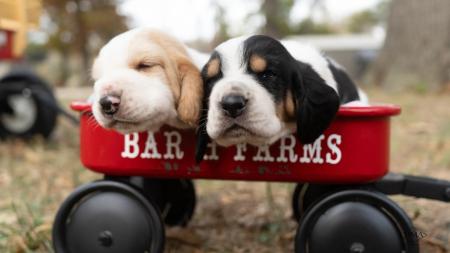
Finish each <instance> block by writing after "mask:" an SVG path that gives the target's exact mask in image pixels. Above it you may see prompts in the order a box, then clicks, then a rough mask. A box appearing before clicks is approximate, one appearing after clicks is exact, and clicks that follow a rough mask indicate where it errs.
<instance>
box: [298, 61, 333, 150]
mask: <svg viewBox="0 0 450 253" xmlns="http://www.w3.org/2000/svg"><path fill="white" fill-rule="evenodd" d="M291 78H292V83H291V85H292V93H293V95H294V99H295V106H296V115H295V116H296V118H297V137H298V138H299V139H300V141H301V142H302V143H303V144H308V143H312V142H314V141H315V140H316V139H317V138H318V137H319V136H320V135H321V134H322V133H323V132H324V131H325V130H326V129H327V128H328V127H329V126H330V124H331V122H332V121H333V120H334V118H335V116H336V114H337V111H338V110H339V106H340V101H339V96H338V94H337V92H336V91H335V90H334V89H333V88H331V87H330V86H329V85H327V84H326V83H325V81H324V80H323V79H322V78H321V77H320V76H319V74H317V72H315V71H314V70H313V69H312V68H311V66H309V65H307V64H304V63H301V62H298V69H297V71H295V72H294V73H293V74H292V77H291Z"/></svg>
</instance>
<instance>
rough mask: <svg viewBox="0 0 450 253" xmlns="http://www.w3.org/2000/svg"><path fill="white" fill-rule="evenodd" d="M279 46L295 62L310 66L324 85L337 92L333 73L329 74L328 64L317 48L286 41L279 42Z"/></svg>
mask: <svg viewBox="0 0 450 253" xmlns="http://www.w3.org/2000/svg"><path fill="white" fill-rule="evenodd" d="M281 44H283V46H284V47H285V48H286V49H287V51H288V52H289V53H290V54H291V55H292V56H293V57H294V58H295V59H296V60H299V61H301V62H304V63H308V64H309V65H311V67H312V68H313V69H314V70H315V71H316V72H317V74H319V76H320V77H321V78H322V79H323V80H324V81H325V83H326V84H328V85H329V86H330V87H331V88H333V89H334V90H335V91H336V92H337V84H336V80H334V78H333V73H331V70H330V68H329V67H328V62H327V60H326V58H325V57H324V56H323V55H322V53H321V52H320V51H319V50H317V48H315V47H313V46H311V45H307V44H302V43H299V42H295V41H287V40H285V41H281Z"/></svg>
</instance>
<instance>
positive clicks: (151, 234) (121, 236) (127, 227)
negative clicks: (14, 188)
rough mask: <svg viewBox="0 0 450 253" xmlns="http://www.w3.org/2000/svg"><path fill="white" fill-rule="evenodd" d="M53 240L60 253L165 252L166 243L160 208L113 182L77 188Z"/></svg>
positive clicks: (61, 211)
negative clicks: (158, 209)
mask: <svg viewBox="0 0 450 253" xmlns="http://www.w3.org/2000/svg"><path fill="white" fill-rule="evenodd" d="M52 237H53V238H52V239H53V247H54V249H55V252H57V253H78V252H91V253H121V252H129V253H142V252H151V253H162V252H163V249H164V240H165V237H164V225H163V223H162V220H161V217H160V214H159V213H158V211H157V208H155V206H154V205H153V204H152V203H151V202H150V201H148V200H147V199H146V198H145V197H144V196H143V195H142V194H141V193H140V192H139V191H138V190H136V189H135V188H133V187H131V186H129V185H127V184H124V183H120V182H113V181H97V182H93V183H90V184H87V185H84V186H81V187H79V188H77V189H76V190H75V191H74V192H73V193H72V194H71V195H70V196H69V197H68V198H67V199H66V200H65V201H64V203H63V204H62V205H61V207H60V209H59V211H58V213H57V215H56V218H55V222H54V224H53V232H52Z"/></svg>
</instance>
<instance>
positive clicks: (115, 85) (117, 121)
mask: <svg viewBox="0 0 450 253" xmlns="http://www.w3.org/2000/svg"><path fill="white" fill-rule="evenodd" d="M146 29H147V28H137V29H133V30H130V31H128V32H125V33H122V34H120V35H118V36H116V37H114V38H113V39H112V40H111V41H109V42H108V43H107V44H106V45H105V46H104V47H103V48H102V49H101V50H100V53H99V55H98V57H97V59H96V61H95V63H94V67H93V71H92V77H93V78H94V80H95V84H94V95H93V107H92V109H93V114H94V117H95V119H96V120H97V121H98V123H99V124H100V125H101V126H103V127H106V128H113V129H115V130H118V131H120V132H123V133H129V132H138V131H147V130H149V131H156V130H158V129H159V128H160V127H161V126H162V125H163V124H169V125H172V126H176V127H185V126H184V125H183V124H181V123H180V121H179V120H178V118H177V112H176V109H175V101H174V96H173V94H172V92H171V91H170V89H169V86H168V84H167V83H166V80H165V79H163V78H161V76H159V75H153V76H151V75H146V74H144V73H141V72H139V71H137V70H136V69H133V68H132V67H130V64H129V63H130V61H131V60H133V59H131V57H133V56H132V55H131V53H130V52H131V51H132V48H131V47H133V46H136V45H135V44H133V43H132V42H133V40H136V39H139V38H138V36H143V34H144V33H145V31H146ZM142 41H144V42H145V43H148V45H145V48H146V50H149V51H151V50H154V52H158V50H159V51H160V50H161V48H159V46H158V45H157V44H152V43H151V42H149V40H142ZM139 46H141V47H142V45H139ZM188 51H189V56H191V57H192V59H193V61H194V63H196V65H197V66H201V65H203V64H205V63H206V61H207V56H205V55H204V54H201V53H199V52H196V51H195V50H193V49H188ZM106 95H113V96H120V106H119V110H118V111H117V113H115V114H114V115H113V116H107V115H106V116H105V115H104V114H102V112H101V109H100V105H99V100H100V99H101V98H102V97H103V96H106Z"/></svg>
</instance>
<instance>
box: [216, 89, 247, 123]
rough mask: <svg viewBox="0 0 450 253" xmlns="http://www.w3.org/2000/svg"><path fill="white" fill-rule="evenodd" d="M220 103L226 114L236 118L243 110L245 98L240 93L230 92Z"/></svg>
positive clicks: (245, 103) (245, 102)
mask: <svg viewBox="0 0 450 253" xmlns="http://www.w3.org/2000/svg"><path fill="white" fill-rule="evenodd" d="M220 105H221V106H222V109H223V111H224V112H225V114H226V115H228V116H230V117H232V118H237V117H238V116H239V115H241V114H242V113H243V112H244V111H245V107H246V105H247V99H246V98H245V97H243V96H241V95H236V94H231V95H227V96H225V97H223V98H222V101H221V102H220Z"/></svg>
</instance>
